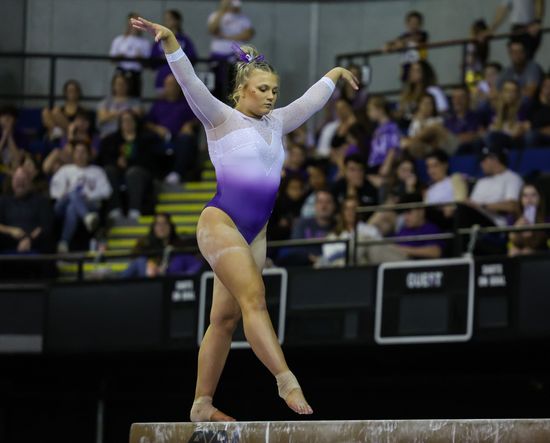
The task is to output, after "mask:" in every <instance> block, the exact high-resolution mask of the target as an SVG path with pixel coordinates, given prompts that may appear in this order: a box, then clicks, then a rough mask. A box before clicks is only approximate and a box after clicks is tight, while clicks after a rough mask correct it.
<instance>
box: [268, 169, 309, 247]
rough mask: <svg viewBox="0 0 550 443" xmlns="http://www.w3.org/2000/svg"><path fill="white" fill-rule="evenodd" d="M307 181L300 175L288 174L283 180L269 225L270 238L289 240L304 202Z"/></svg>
mask: <svg viewBox="0 0 550 443" xmlns="http://www.w3.org/2000/svg"><path fill="white" fill-rule="evenodd" d="M304 197H305V183H304V180H303V179H302V176H300V175H296V174H294V175H286V176H285V177H284V178H283V180H282V181H281V186H280V188H279V194H278V196H277V200H275V206H274V208H273V213H272V214H271V217H270V219H269V224H268V225H267V238H268V239H269V240H288V239H289V238H290V234H291V232H292V226H293V225H294V221H295V220H296V219H298V218H299V217H300V210H301V209H302V205H303V203H304Z"/></svg>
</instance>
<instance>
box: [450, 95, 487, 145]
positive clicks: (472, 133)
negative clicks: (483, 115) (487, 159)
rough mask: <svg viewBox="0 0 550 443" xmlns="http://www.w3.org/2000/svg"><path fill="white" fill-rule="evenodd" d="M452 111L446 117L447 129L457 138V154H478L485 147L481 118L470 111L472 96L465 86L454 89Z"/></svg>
mask: <svg viewBox="0 0 550 443" xmlns="http://www.w3.org/2000/svg"><path fill="white" fill-rule="evenodd" d="M451 102H452V105H453V106H452V109H451V111H450V113H449V114H447V116H446V117H445V127H446V128H447V130H448V131H449V132H450V133H451V134H453V135H454V137H455V138H456V140H455V143H453V144H455V145H456V146H454V147H453V149H454V150H455V151H456V153H457V154H466V153H468V154H469V153H478V152H479V151H480V150H481V148H482V147H483V142H482V139H481V137H480V130H481V123H480V120H479V116H478V115H477V114H476V113H475V112H473V111H472V110H471V109H470V96H469V93H468V89H467V88H466V87H465V86H462V87H458V88H455V89H453V92H452V95H451Z"/></svg>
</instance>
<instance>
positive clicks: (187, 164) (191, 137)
mask: <svg viewBox="0 0 550 443" xmlns="http://www.w3.org/2000/svg"><path fill="white" fill-rule="evenodd" d="M146 120H147V129H149V130H151V131H153V132H154V133H155V134H157V136H158V137H159V138H160V139H161V140H162V141H163V142H164V145H165V149H166V150H170V151H173V153H174V161H173V169H172V170H171V171H170V173H169V174H168V175H167V177H166V181H167V182H168V183H173V184H177V183H179V181H180V180H181V179H182V177H184V176H185V175H186V174H187V173H188V172H189V171H191V170H193V168H194V165H195V160H196V157H197V153H198V152H197V151H198V142H197V129H198V121H197V119H196V118H195V115H194V114H193V111H192V110H191V108H190V107H189V104H188V103H187V100H186V99H185V97H184V96H183V94H182V92H181V89H180V87H179V85H178V82H177V81H176V79H175V78H174V76H173V75H172V74H169V75H167V76H166V77H165V79H164V90H163V94H162V97H161V98H159V99H157V100H156V101H155V102H154V103H153V105H152V106H151V109H150V110H149V114H148V115H147V117H146Z"/></svg>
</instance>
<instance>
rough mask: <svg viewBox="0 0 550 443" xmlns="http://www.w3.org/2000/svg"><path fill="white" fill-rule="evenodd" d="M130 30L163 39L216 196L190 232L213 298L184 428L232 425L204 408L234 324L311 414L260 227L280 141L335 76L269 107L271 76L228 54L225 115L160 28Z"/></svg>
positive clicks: (242, 53) (245, 56) (251, 53)
mask: <svg viewBox="0 0 550 443" xmlns="http://www.w3.org/2000/svg"><path fill="white" fill-rule="evenodd" d="M132 24H133V26H134V27H136V28H137V29H140V30H143V31H148V32H150V33H151V34H153V35H154V36H155V41H157V42H158V41H162V45H163V48H164V52H165V54H166V59H167V60H168V63H169V65H170V68H171V69H172V72H173V73H174V76H175V77H176V79H177V80H178V83H179V84H180V86H181V88H182V90H183V93H184V94H185V97H186V99H187V101H188V102H189V105H190V106H191V108H192V109H193V112H194V113H195V114H196V116H197V117H198V118H199V120H200V121H201V123H202V124H203V125H204V127H205V130H206V136H207V140H208V151H209V154H210V159H211V160H212V163H213V165H214V168H215V170H216V178H217V192H216V195H215V196H214V198H213V199H212V200H211V201H210V202H209V203H208V204H207V205H206V207H205V209H204V210H203V211H202V213H201V215H200V217H199V221H198V224H197V241H198V245H199V249H200V251H201V253H202V254H203V255H204V257H205V258H206V260H207V261H208V263H209V264H210V266H211V267H212V269H213V271H214V274H215V277H214V296H213V302H212V310H211V312H210V326H209V327H208V329H207V331H206V333H205V335H204V338H203V340H202V343H201V346H200V350H199V358H198V375H197V385H196V391H195V401H194V403H193V406H192V408H191V414H190V418H191V421H194V422H197V421H234V419H233V418H232V417H230V416H228V415H226V414H224V413H223V412H221V411H219V410H218V409H216V408H215V407H214V406H213V405H212V397H213V396H214V392H215V391H216V387H217V385H218V381H219V379H220V376H221V373H222V370H223V367H224V365H225V362H226V359H227V355H228V353H229V349H230V345H231V339H232V336H233V332H234V331H235V328H236V326H237V324H238V322H239V320H240V318H241V316H242V319H243V325H244V332H245V335H246V339H247V340H248V343H250V346H251V347H252V350H253V351H254V353H255V354H256V356H257V357H258V358H259V359H260V361H261V362H262V363H263V364H264V365H265V366H266V367H267V368H268V369H269V371H270V372H271V373H272V374H273V375H274V376H275V379H276V382H277V387H278V390H279V396H281V397H282V398H283V399H284V400H285V401H286V403H287V405H288V406H289V407H290V408H291V409H292V410H294V411H295V412H296V413H298V414H311V413H313V410H312V409H311V407H310V406H309V404H308V403H307V402H306V400H305V398H304V395H303V393H302V390H301V389H300V385H299V384H298V381H297V380H296V377H295V376H294V375H293V374H292V372H291V371H290V370H289V369H288V366H287V363H286V361H285V357H284V355H283V351H282V349H281V346H280V345H279V342H278V341H277V336H276V334H275V331H274V330H273V326H272V324H271V320H270V318H269V314H268V312H267V308H266V302H265V288H264V284H263V280H262V274H261V270H262V268H263V266H264V262H265V259H266V236H265V231H266V224H267V221H268V219H269V217H270V215H271V211H272V209H273V205H274V202H275V197H276V195H277V189H278V187H279V182H280V177H281V170H282V166H283V160H284V155H285V154H284V149H283V144H282V139H283V135H284V134H287V133H289V132H291V131H293V130H294V129H296V128H297V127H299V126H301V125H302V124H303V123H304V122H305V121H306V120H307V119H308V118H310V117H311V116H312V115H313V114H314V113H315V112H317V111H319V110H320V109H321V108H322V107H323V106H324V105H325V103H326V102H327V101H328V99H329V98H330V96H331V94H332V92H333V90H334V87H335V84H336V82H337V81H338V79H340V78H341V77H342V78H344V79H345V80H346V81H348V82H349V83H350V84H351V85H352V86H353V87H354V88H357V83H358V82H357V79H356V78H355V77H354V76H353V75H352V74H351V73H350V72H349V71H347V70H346V69H344V68H340V67H337V68H334V69H332V70H331V71H329V72H328V73H327V74H326V75H325V76H324V77H323V78H321V80H319V81H318V82H317V83H315V84H314V85H313V86H311V87H310V88H309V90H308V91H307V92H306V93H305V94H304V95H303V96H302V97H301V98H299V99H298V100H296V101H294V102H293V103H291V104H290V105H288V106H286V107H284V108H280V109H274V106H275V101H276V99H277V95H278V93H279V78H278V76H277V74H276V73H275V71H274V70H273V68H272V67H271V66H270V65H269V64H268V63H266V62H265V61H264V58H263V56H262V55H258V54H257V52H256V51H255V50H254V48H251V47H243V48H238V47H237V48H236V51H237V56H238V58H239V60H240V61H239V62H238V63H237V69H236V71H237V72H236V78H235V89H234V91H233V94H232V98H233V100H234V102H235V108H231V107H230V106H227V105H226V104H224V103H222V102H221V101H219V100H218V99H216V98H215V97H213V96H212V95H211V94H210V92H209V91H208V89H207V88H206V86H205V85H204V84H203V83H202V82H201V81H200V79H199V78H198V77H197V75H196V74H195V72H194V71H193V67H192V65H191V63H190V62H189V59H188V58H187V56H186V55H185V54H184V52H183V51H182V49H181V48H180V46H179V44H178V41H177V40H176V38H175V37H174V34H173V33H172V31H170V30H169V29H167V28H165V27H164V26H161V25H159V24H156V23H152V22H150V21H147V20H145V19H143V18H138V19H132Z"/></svg>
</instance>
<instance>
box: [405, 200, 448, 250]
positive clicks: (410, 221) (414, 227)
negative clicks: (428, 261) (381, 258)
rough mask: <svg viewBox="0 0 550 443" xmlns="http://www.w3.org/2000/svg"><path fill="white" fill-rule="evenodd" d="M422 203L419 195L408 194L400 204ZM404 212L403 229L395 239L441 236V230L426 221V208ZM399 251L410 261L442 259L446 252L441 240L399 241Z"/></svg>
mask: <svg viewBox="0 0 550 443" xmlns="http://www.w3.org/2000/svg"><path fill="white" fill-rule="evenodd" d="M421 201H422V196H421V195H419V194H407V195H405V196H404V197H403V198H402V199H401V201H400V203H417V202H421ZM402 212H403V227H402V228H401V229H399V230H398V231H397V233H396V234H395V237H397V238H399V237H409V236H415V235H433V234H440V233H441V230H440V229H439V228H438V227H437V226H436V225H434V224H433V223H431V222H429V221H428V220H427V219H426V210H425V209H424V208H416V209H408V210H404V211H402ZM396 246H397V248H398V250H399V251H400V252H401V253H402V254H403V255H404V256H405V257H406V258H408V259H417V258H440V257H441V256H442V255H443V251H444V242H442V241H441V240H419V241H398V242H397V243H396Z"/></svg>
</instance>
